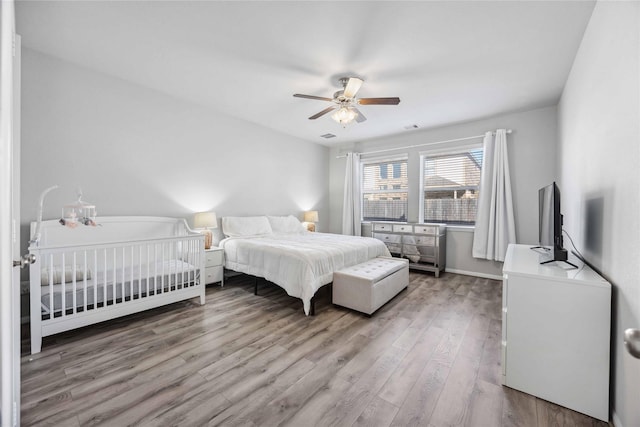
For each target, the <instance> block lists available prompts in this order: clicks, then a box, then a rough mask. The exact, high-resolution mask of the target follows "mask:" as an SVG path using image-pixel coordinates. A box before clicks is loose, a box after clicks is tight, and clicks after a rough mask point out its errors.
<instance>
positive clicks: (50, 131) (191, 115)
mask: <svg viewBox="0 0 640 427" xmlns="http://www.w3.org/2000/svg"><path fill="white" fill-rule="evenodd" d="M22 102H23V104H22V105H23V107H22V126H23V135H22V150H23V151H22V165H21V166H22V221H23V224H26V223H28V222H29V221H32V220H35V218H36V206H37V200H38V197H39V195H40V193H41V191H42V190H44V189H45V188H47V187H49V186H51V185H53V184H58V185H59V186H60V187H61V188H60V189H58V190H56V191H54V192H52V193H50V194H49V196H47V199H46V201H45V214H44V218H45V219H46V218H58V217H59V216H60V214H61V208H62V206H63V205H64V204H66V203H70V202H73V201H74V200H75V197H76V196H75V192H76V188H77V187H78V186H82V189H83V192H84V200H86V201H89V202H92V203H94V204H96V206H97V210H98V215H105V216H106V215H161V216H165V215H166V216H174V217H185V218H187V220H188V221H189V223H191V224H193V213H194V212H197V211H205V210H214V211H216V213H217V214H218V217H221V216H225V215H251V214H295V215H297V216H298V217H299V218H301V214H302V212H303V211H304V210H308V209H311V208H313V209H317V210H319V211H320V213H319V215H320V220H321V221H320V224H319V228H320V230H322V229H325V230H326V229H327V228H328V222H329V221H328V216H329V215H328V187H327V183H328V169H329V162H328V152H329V150H328V148H326V147H324V146H321V145H318V144H314V143H310V142H306V141H301V140H299V139H297V138H294V137H291V136H288V135H284V134H280V133H276V132H274V131H273V130H270V129H266V128H263V127H260V126H256V125H253V124H251V123H249V122H245V121H242V120H238V119H235V118H231V117H228V116H225V115H223V114H220V113H219V112H217V111H212V110H211V109H207V108H205V107H202V106H199V105H195V104H192V103H189V102H186V101H182V100H180V99H176V98H173V97H170V96H167V95H165V94H162V93H159V92H155V91H152V90H149V89H146V88H144V87H141V86H139V85H135V84H131V83H128V82H126V81H123V80H120V79H117V78H114V77H111V76H107V75H104V74H102V73H98V72H95V71H91V70H88V69H85V68H80V67H78V66H75V65H74V64H71V63H69V62H65V61H61V60H58V59H55V58H53V57H50V56H47V55H44V54H41V53H38V52H35V51H33V50H29V49H25V50H24V54H23V91H22ZM221 102H222V100H221ZM221 107H224V106H223V105H221ZM324 223H326V224H327V225H326V226H323V224H324ZM25 228H26V227H24V226H23V239H26V235H25V233H26V232H25V231H24V230H25Z"/></svg>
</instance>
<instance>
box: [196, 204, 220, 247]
mask: <svg viewBox="0 0 640 427" xmlns="http://www.w3.org/2000/svg"><path fill="white" fill-rule="evenodd" d="M193 223H194V224H193V225H194V228H196V229H202V230H203V231H202V234H204V248H205V249H211V243H212V241H213V233H212V232H211V230H209V229H210V228H218V218H217V217H216V213H215V212H198V213H196V215H195V218H194V221H193Z"/></svg>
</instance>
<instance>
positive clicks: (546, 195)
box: [538, 184, 555, 250]
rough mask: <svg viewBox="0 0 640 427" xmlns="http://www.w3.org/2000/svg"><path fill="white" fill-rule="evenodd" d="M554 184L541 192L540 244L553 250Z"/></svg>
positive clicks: (539, 195) (543, 188)
mask: <svg viewBox="0 0 640 427" xmlns="http://www.w3.org/2000/svg"><path fill="white" fill-rule="evenodd" d="M553 187H554V184H551V185H547V186H546V187H542V188H541V189H540V191H539V194H538V197H539V199H540V200H539V210H540V212H539V217H538V219H539V228H538V232H539V236H538V237H539V240H538V241H539V244H540V246H542V247H543V248H547V249H549V250H553V247H554V245H555V243H554V241H555V239H554V224H553V222H554V221H553V219H554V216H555V215H554V207H553V203H554V199H555V198H554V188H553Z"/></svg>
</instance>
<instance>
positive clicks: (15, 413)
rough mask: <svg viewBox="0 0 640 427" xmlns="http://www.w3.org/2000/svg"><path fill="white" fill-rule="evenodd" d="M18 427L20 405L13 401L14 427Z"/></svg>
mask: <svg viewBox="0 0 640 427" xmlns="http://www.w3.org/2000/svg"><path fill="white" fill-rule="evenodd" d="M17 425H18V404H17V403H16V401H15V400H14V401H13V426H14V427H15V426H17Z"/></svg>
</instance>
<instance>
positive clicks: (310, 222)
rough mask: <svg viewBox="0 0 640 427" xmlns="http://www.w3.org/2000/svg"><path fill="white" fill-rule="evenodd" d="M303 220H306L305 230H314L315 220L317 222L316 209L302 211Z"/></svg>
mask: <svg viewBox="0 0 640 427" xmlns="http://www.w3.org/2000/svg"><path fill="white" fill-rule="evenodd" d="M304 222H306V226H307V231H316V224H315V223H316V222H318V211H306V212H305V213H304Z"/></svg>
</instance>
